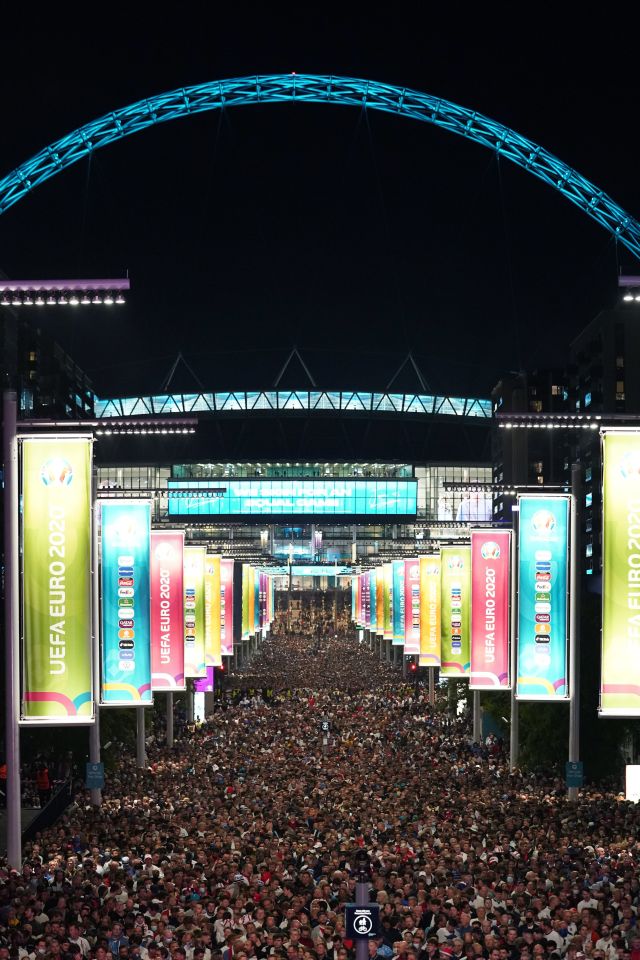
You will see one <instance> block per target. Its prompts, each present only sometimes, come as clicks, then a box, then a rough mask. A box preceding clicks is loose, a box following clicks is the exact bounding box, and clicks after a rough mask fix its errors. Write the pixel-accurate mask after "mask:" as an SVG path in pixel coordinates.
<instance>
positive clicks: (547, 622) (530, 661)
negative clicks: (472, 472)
mask: <svg viewBox="0 0 640 960" xmlns="http://www.w3.org/2000/svg"><path fill="white" fill-rule="evenodd" d="M518 500H519V504H520V511H519V516H520V520H519V526H518V530H519V533H518V538H519V549H518V598H519V607H518V682H517V686H516V696H517V697H518V699H519V700H565V699H566V698H567V695H568V689H567V576H568V527H569V498H568V497H567V496H535V495H531V496H522V497H519V498H518Z"/></svg>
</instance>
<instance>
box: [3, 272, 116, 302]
mask: <svg viewBox="0 0 640 960" xmlns="http://www.w3.org/2000/svg"><path fill="white" fill-rule="evenodd" d="M130 288H131V284H130V281H129V279H128V278H124V279H107V280H0V306H2V307H9V306H11V307H21V306H33V305H34V304H35V305H36V306H38V307H43V306H48V307H54V306H56V305H60V306H67V305H68V304H69V305H71V306H72V307H77V306H79V305H80V304H82V306H89V305H90V304H106V305H107V306H111V305H112V304H114V303H117V304H123V303H125V302H126V301H125V297H124V294H125V292H126V291H128V290H129V289H130Z"/></svg>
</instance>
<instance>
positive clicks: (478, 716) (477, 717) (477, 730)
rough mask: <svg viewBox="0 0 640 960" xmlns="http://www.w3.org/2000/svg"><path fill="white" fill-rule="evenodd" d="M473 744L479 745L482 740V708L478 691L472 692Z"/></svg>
mask: <svg viewBox="0 0 640 960" xmlns="http://www.w3.org/2000/svg"><path fill="white" fill-rule="evenodd" d="M472 694H473V742H474V743H480V740H481V739H482V708H481V706H480V691H479V690H473V691H472Z"/></svg>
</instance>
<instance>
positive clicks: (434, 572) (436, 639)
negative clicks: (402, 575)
mask: <svg viewBox="0 0 640 960" xmlns="http://www.w3.org/2000/svg"><path fill="white" fill-rule="evenodd" d="M419 665H420V666H421V667H439V666H440V557H439V556H438V557H420V658H419Z"/></svg>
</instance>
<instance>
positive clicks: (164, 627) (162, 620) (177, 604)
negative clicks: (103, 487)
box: [151, 530, 185, 690]
mask: <svg viewBox="0 0 640 960" xmlns="http://www.w3.org/2000/svg"><path fill="white" fill-rule="evenodd" d="M183 550H184V534H183V533H182V532H181V531H176V530H167V531H164V530H162V531H161V530H152V531H151V689H152V690H184V689H185V679H184V623H183V615H184V614H183V596H182V570H183V559H182V554H183Z"/></svg>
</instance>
